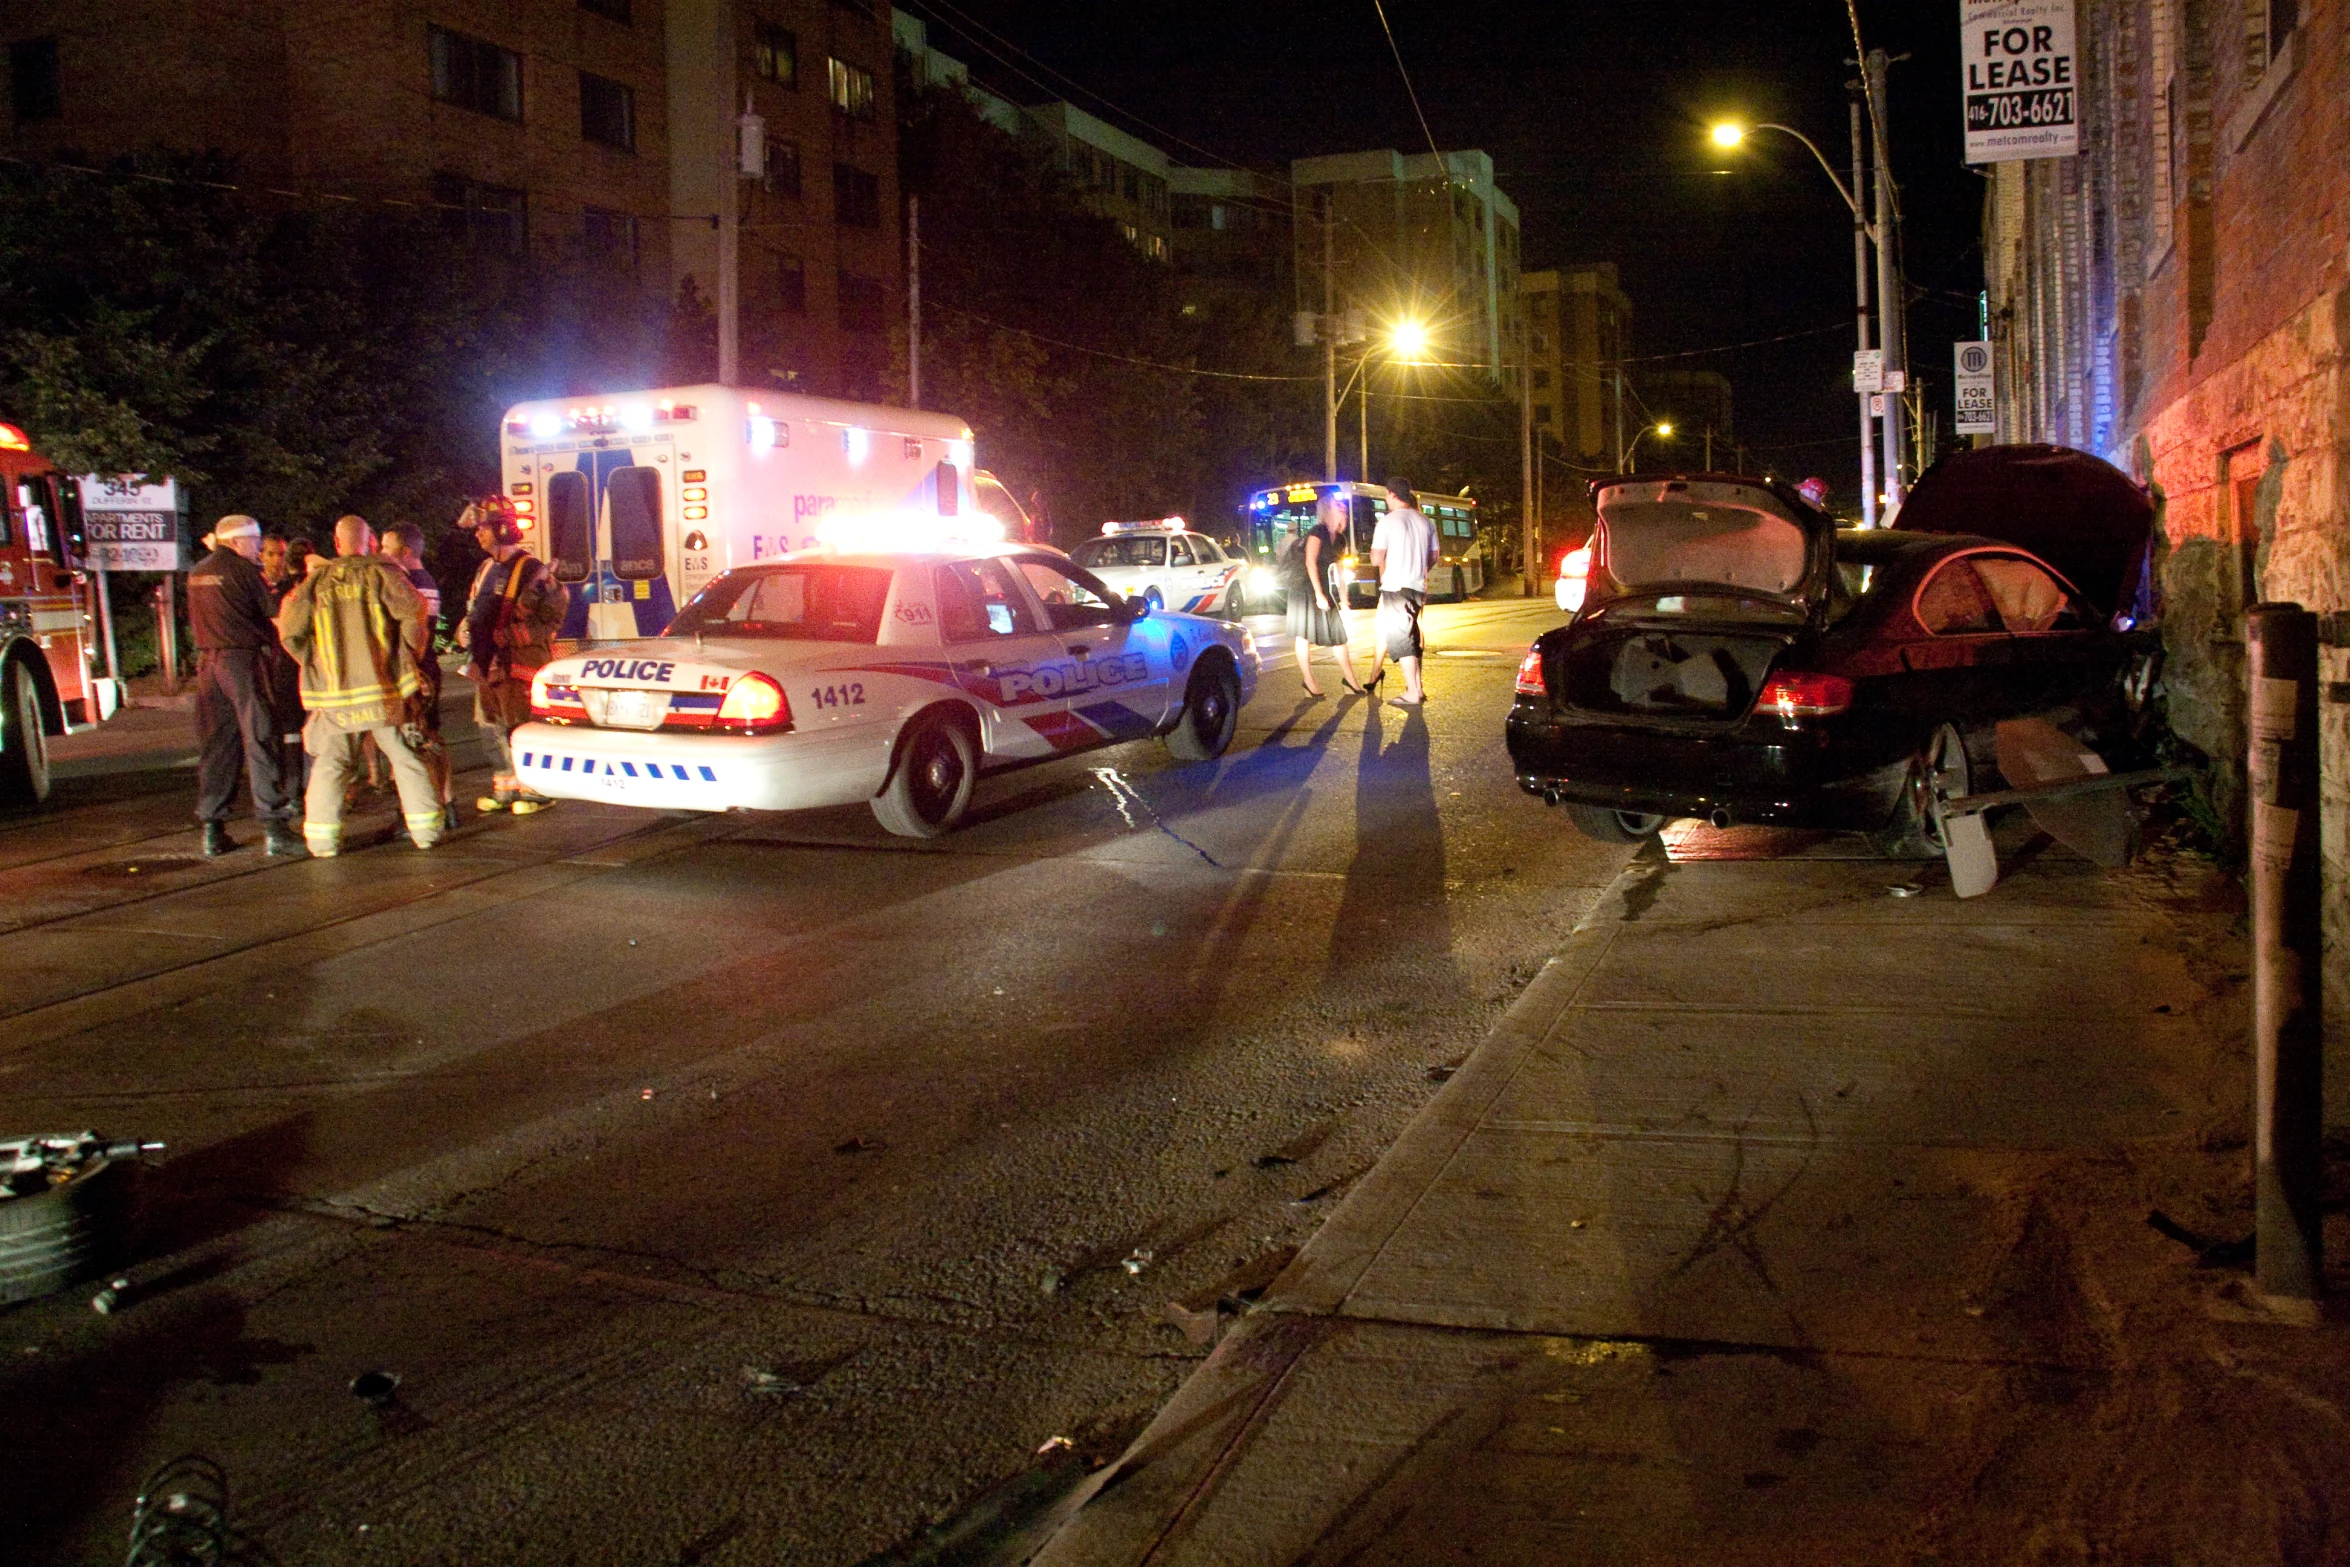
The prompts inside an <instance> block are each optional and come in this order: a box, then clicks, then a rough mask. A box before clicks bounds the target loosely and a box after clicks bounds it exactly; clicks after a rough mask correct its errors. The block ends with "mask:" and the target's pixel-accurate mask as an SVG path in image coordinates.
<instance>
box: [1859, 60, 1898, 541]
mask: <svg viewBox="0 0 2350 1567" xmlns="http://www.w3.org/2000/svg"><path fill="white" fill-rule="evenodd" d="M1891 63H1892V62H1891V61H1890V60H1889V59H1887V58H1886V55H1885V51H1884V50H1882V49H1871V50H1870V51H1869V54H1868V62H1867V66H1866V69H1867V71H1868V87H1869V112H1870V116H1871V118H1872V120H1873V121H1874V124H1873V125H1872V126H1871V129H1872V130H1873V131H1874V133H1875V135H1874V137H1873V140H1874V141H1875V143H1876V151H1877V335H1878V341H1879V343H1880V345H1881V346H1882V347H1883V348H1884V350H1885V447H1884V450H1885V509H1886V511H1887V512H1889V513H1890V512H1893V511H1897V510H1899V509H1900V506H1901V497H1902V493H1903V486H1902V476H1901V459H1902V434H1903V432H1902V428H1901V422H1902V421H1901V402H1900V394H1901V393H1902V392H1903V391H1905V390H1906V389H1907V382H1908V379H1909V377H1908V376H1907V374H1905V373H1904V372H1905V369H1906V361H1905V356H1904V355H1903V353H1902V339H1903V336H1904V332H1903V323H1902V300H1901V228H1900V219H1899V217H1898V216H1896V215H1895V212H1894V196H1893V149H1892V147H1891V146H1890V145H1888V143H1887V137H1886V121H1887V120H1888V118H1889V116H1888V115H1887V114H1886V112H1885V75H1886V67H1887V66H1888V65H1890V64H1891Z"/></svg>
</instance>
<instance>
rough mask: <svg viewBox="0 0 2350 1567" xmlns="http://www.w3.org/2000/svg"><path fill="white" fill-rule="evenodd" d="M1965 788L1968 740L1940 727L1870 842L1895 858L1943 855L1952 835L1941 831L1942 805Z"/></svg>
mask: <svg viewBox="0 0 2350 1567" xmlns="http://www.w3.org/2000/svg"><path fill="white" fill-rule="evenodd" d="M1969 787H1970V771H1969V769H1968V766H1967V757H1966V741H1965V740H1964V739H1963V738H1962V737H1961V736H1960V735H1959V732H1958V730H1957V729H1956V728H1954V727H1953V726H1951V725H1949V724H1944V725H1943V726H1942V727H1941V728H1939V729H1937V730H1935V731H1934V733H1933V734H1932V736H1930V737H1929V738H1928V739H1927V741H1926V743H1925V744H1924V745H1922V746H1920V747H1918V754H1917V755H1916V756H1914V757H1912V758H1911V759H1910V764H1909V778H1908V780H1907V781H1906V782H1905V783H1903V785H1902V786H1901V800H1900V803H1898V804H1897V805H1895V806H1894V807H1893V819H1892V820H1891V821H1889V822H1887V823H1886V824H1885V825H1884V826H1882V827H1880V828H1878V829H1877V830H1876V831H1875V832H1873V833H1871V834H1869V841H1870V843H1871V844H1872V845H1874V847H1875V848H1876V851H1877V852H1878V853H1879V854H1882V855H1886V856H1888V857H1889V858H1894V859H1905V860H1922V859H1931V858H1933V857H1934V856H1936V855H1939V854H1943V853H1945V852H1947V851H1948V850H1949V848H1950V834H1949V833H1948V831H1947V830H1946V829H1945V827H1944V823H1943V816H1942V802H1943V801H1945V800H1954V799H1956V798H1958V797H1959V796H1960V795H1963V794H1965V793H1966V792H1967V791H1968V788H1969Z"/></svg>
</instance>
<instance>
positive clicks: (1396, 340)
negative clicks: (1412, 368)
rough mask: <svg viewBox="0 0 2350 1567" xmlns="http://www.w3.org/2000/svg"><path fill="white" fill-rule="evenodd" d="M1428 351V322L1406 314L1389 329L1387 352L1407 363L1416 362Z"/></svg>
mask: <svg viewBox="0 0 2350 1567" xmlns="http://www.w3.org/2000/svg"><path fill="white" fill-rule="evenodd" d="M1427 352H1428V323H1427V322H1425V321H1417V320H1414V319H1413V318H1411V317H1409V316H1406V317H1405V318H1404V319H1403V320H1401V321H1398V322H1396V323H1395V325H1393V326H1391V327H1389V328H1388V329H1387V354H1388V357H1389V358H1391V359H1395V360H1398V361H1400V362H1402V363H1405V364H1412V363H1416V362H1417V361H1418V360H1419V359H1420V358H1421V357H1422V356H1423V355H1425V354H1426V353H1427Z"/></svg>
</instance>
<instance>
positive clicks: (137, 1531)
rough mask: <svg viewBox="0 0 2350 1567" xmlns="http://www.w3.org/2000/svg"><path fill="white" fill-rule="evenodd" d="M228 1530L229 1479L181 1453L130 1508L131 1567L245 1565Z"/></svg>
mask: <svg viewBox="0 0 2350 1567" xmlns="http://www.w3.org/2000/svg"><path fill="white" fill-rule="evenodd" d="M245 1543H247V1542H244V1541H242V1540H240V1539H239V1538H238V1537H237V1536H236V1534H235V1533H234V1531H232V1530H231V1529H230V1528H229V1522H228V1476H227V1475H226V1474H224V1473H222V1472H221V1467H220V1465H218V1464H216V1463H214V1462H213V1461H212V1460H211V1459H209V1458H206V1457H204V1456H202V1455H201V1454H198V1453H183V1454H181V1455H180V1456H179V1457H177V1458H175V1459H173V1460H172V1461H171V1462H169V1463H167V1464H165V1465H164V1466H163V1467H162V1468H160V1469H158V1470H156V1471H155V1472H154V1473H153V1474H151V1475H149V1476H148V1477H147V1483H146V1484H144V1485H142V1486H140V1487H139V1495H138V1499H137V1500H136V1501H135V1502H133V1503H132V1504H131V1543H130V1554H129V1555H128V1556H127V1557H125V1558H124V1560H125V1562H126V1563H127V1564H128V1567H182V1564H207V1563H213V1562H231V1561H243V1560H247V1559H248V1558H247V1557H246V1556H245V1555H243V1554H242V1552H241V1551H240V1549H239V1548H240V1547H241V1546H242V1545H244V1544H245Z"/></svg>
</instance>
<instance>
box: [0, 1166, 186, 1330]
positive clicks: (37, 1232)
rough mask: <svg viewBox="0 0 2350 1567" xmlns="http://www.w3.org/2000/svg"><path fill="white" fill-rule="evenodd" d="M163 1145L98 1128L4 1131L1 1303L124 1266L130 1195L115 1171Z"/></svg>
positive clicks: (0, 1180)
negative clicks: (18, 1133) (6, 1133)
mask: <svg viewBox="0 0 2350 1567" xmlns="http://www.w3.org/2000/svg"><path fill="white" fill-rule="evenodd" d="M162 1146H163V1145H162V1144H161V1143H143V1142H139V1141H138V1140H136V1139H131V1140H127V1141H115V1140H113V1139H109V1138H104V1137H100V1136H99V1135H98V1134H97V1133H96V1132H90V1131H83V1132H46V1133H32V1134H28V1135H26V1136H23V1137H12V1138H6V1139H0V1305H13V1304H15V1303H16V1302H18V1301H24V1300H34V1299H37V1298H38V1297H40V1296H43V1295H48V1294H52V1293H54V1292H56V1291H58V1290H61V1289H66V1288H69V1287H71V1286H72V1285H75V1284H78V1283H80V1282H81V1281H82V1280H84V1279H88V1278H97V1277H102V1276H104V1275H105V1274H106V1273H107V1272H109V1271H110V1270H112V1269H114V1268H116V1267H119V1266H120V1265H121V1264H122V1262H123V1261H124V1260H125V1259H124V1258H123V1256H122V1252H123V1251H124V1249H125V1248H126V1246H127V1243H128V1236H129V1224H128V1217H129V1203H128V1200H127V1198H128V1193H127V1190H126V1189H125V1187H124V1185H123V1183H122V1178H121V1177H120V1176H119V1175H118V1174H116V1173H115V1172H116V1171H118V1170H121V1169H125V1168H128V1166H127V1164H126V1163H125V1161H127V1160H130V1159H135V1158H137V1157H138V1156H139V1155H141V1154H146V1153H153V1152H155V1151H157V1150H158V1149H160V1148H162Z"/></svg>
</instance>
